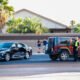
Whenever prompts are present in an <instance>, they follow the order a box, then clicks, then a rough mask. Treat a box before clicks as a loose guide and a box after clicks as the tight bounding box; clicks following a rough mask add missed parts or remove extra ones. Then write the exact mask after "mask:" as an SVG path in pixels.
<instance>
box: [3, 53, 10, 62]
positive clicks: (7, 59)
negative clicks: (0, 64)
mask: <svg viewBox="0 0 80 80" xmlns="http://www.w3.org/2000/svg"><path fill="white" fill-rule="evenodd" d="M4 59H5V61H10V54H8V53H7V54H5V58H4Z"/></svg>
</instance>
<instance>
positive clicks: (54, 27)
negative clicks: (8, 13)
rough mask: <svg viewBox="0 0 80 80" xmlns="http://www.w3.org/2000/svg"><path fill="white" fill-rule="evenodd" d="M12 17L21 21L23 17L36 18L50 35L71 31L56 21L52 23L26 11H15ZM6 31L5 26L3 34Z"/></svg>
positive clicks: (50, 20)
mask: <svg viewBox="0 0 80 80" xmlns="http://www.w3.org/2000/svg"><path fill="white" fill-rule="evenodd" d="M14 17H15V18H19V17H20V18H23V19H24V18H25V17H29V18H33V17H37V18H39V19H40V20H41V23H42V24H43V25H44V26H45V27H47V28H48V29H49V30H50V32H51V33H67V32H70V31H71V29H69V28H68V27H67V26H66V25H64V24H62V23H59V22H57V21H54V20H52V19H49V18H47V17H44V16H42V15H40V14H37V13H35V12H32V11H30V10H27V9H21V10H19V11H16V12H15V13H14ZM6 29H7V26H6V27H5V29H3V33H5V31H6Z"/></svg>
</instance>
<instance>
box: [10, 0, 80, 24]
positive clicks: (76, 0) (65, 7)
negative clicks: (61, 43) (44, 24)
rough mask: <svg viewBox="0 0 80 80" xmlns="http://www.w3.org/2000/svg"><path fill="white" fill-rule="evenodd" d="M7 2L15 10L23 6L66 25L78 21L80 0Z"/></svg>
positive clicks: (20, 0)
mask: <svg viewBox="0 0 80 80" xmlns="http://www.w3.org/2000/svg"><path fill="white" fill-rule="evenodd" d="M9 4H10V5H12V6H13V7H14V9H15V11H17V10H20V9H23V8H25V9H28V10H31V11H33V12H36V13H38V14H41V15H43V16H45V17H48V18H51V19H53V20H56V21H58V22H61V23H63V24H66V25H69V23H70V21H71V20H75V21H76V22H80V0H9Z"/></svg>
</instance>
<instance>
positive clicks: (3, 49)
mask: <svg viewBox="0 0 80 80" xmlns="http://www.w3.org/2000/svg"><path fill="white" fill-rule="evenodd" d="M6 50H8V48H0V51H6Z"/></svg>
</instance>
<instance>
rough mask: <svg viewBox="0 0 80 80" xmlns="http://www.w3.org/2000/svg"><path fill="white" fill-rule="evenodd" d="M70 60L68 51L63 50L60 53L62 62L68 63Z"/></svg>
mask: <svg viewBox="0 0 80 80" xmlns="http://www.w3.org/2000/svg"><path fill="white" fill-rule="evenodd" d="M68 59H69V52H68V51H67V50H62V51H61V53H60V60H61V61H67V60H68Z"/></svg>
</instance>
